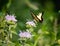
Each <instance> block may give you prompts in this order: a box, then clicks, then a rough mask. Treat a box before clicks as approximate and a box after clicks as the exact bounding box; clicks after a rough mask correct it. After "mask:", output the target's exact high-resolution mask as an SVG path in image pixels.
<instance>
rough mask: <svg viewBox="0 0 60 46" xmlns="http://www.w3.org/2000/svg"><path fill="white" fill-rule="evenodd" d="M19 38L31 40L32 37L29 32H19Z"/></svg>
mask: <svg viewBox="0 0 60 46" xmlns="http://www.w3.org/2000/svg"><path fill="white" fill-rule="evenodd" d="M19 36H20V37H21V38H31V37H32V35H31V33H30V32H25V31H24V32H20V33H19Z"/></svg>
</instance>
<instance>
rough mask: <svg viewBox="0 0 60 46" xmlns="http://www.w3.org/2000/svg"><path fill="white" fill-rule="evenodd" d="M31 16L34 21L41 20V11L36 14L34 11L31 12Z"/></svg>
mask: <svg viewBox="0 0 60 46" xmlns="http://www.w3.org/2000/svg"><path fill="white" fill-rule="evenodd" d="M31 15H32V17H33V18H34V20H35V21H38V22H42V21H43V18H42V13H39V14H38V15H37V16H36V15H35V14H34V13H31Z"/></svg>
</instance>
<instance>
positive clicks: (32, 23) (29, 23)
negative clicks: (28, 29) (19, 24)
mask: <svg viewBox="0 0 60 46" xmlns="http://www.w3.org/2000/svg"><path fill="white" fill-rule="evenodd" d="M26 24H27V25H31V26H33V27H36V24H35V23H34V21H28V22H26Z"/></svg>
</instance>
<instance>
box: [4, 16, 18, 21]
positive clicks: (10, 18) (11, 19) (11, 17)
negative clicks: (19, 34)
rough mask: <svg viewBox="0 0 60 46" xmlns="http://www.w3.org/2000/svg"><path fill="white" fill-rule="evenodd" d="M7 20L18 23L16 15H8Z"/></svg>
mask: <svg viewBox="0 0 60 46" xmlns="http://www.w3.org/2000/svg"><path fill="white" fill-rule="evenodd" d="M5 18H6V21H14V22H16V21H17V20H16V19H15V16H14V15H7V16H5Z"/></svg>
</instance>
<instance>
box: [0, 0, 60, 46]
mask: <svg viewBox="0 0 60 46" xmlns="http://www.w3.org/2000/svg"><path fill="white" fill-rule="evenodd" d="M30 10H31V11H32V12H34V13H35V14H36V15H37V14H38V13H40V12H43V22H42V23H40V22H38V23H37V27H36V28H34V30H35V32H37V30H39V29H42V31H43V32H49V35H47V34H44V37H45V38H44V39H46V40H47V42H49V43H50V44H53V45H50V46H60V45H58V44H59V43H57V42H56V41H57V40H59V39H60V2H59V0H0V16H1V15H2V13H9V14H15V16H16V19H17V20H18V22H17V28H16V30H17V32H19V30H26V26H25V25H26V22H27V21H28V20H33V17H32V16H31V11H30ZM14 37H15V40H13V41H14V42H16V40H17V36H14ZM49 39H50V40H49ZM48 40H49V41H48ZM47 46H48V45H47Z"/></svg>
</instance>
